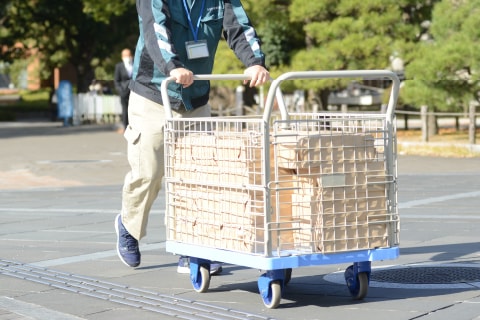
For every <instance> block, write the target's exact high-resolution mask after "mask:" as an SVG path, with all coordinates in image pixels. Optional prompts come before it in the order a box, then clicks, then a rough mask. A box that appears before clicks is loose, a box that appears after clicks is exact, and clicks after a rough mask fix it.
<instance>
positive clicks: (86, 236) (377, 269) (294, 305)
mask: <svg viewBox="0 0 480 320" xmlns="http://www.w3.org/2000/svg"><path fill="white" fill-rule="evenodd" d="M125 148H126V144H125V141H124V139H123V137H122V135H120V134H118V133H116V132H115V130H114V128H113V127H110V126H100V125H96V126H82V127H69V128H64V127H62V124H61V123H0V150H1V155H2V156H1V157H0V240H1V243H2V246H1V251H0V320H5V319H138V318H141V319H350V318H353V317H355V318H356V319H360V320H362V319H369V320H375V319H390V320H396V319H425V320H433V319H458V320H464V319H476V320H479V319H480V290H479V288H480V236H479V232H478V230H477V228H478V226H479V225H480V210H479V209H478V208H480V158H473V159H447V158H429V157H415V156H401V155H400V156H399V158H398V165H399V192H398V198H399V208H400V210H399V212H400V216H401V244H400V256H399V258H398V259H396V260H390V261H377V262H374V263H373V271H372V279H371V280H372V281H371V283H370V287H369V291H368V295H367V297H366V298H365V299H364V300H363V301H355V300H352V298H351V296H350V294H349V292H348V289H347V287H346V285H345V284H344V283H343V281H344V280H343V276H342V274H343V271H344V270H345V268H346V267H347V266H348V265H338V264H332V265H325V266H320V267H304V268H298V269H294V270H293V277H292V280H291V282H290V283H289V285H288V286H287V287H286V289H285V291H284V294H283V298H282V301H281V305H280V307H279V308H278V309H274V310H270V309H267V308H265V306H264V305H263V302H262V301H261V298H260V295H259V293H258V288H257V283H256V282H257V279H258V276H259V275H260V273H259V271H258V270H252V269H248V268H244V267H241V266H236V265H226V266H225V267H224V272H223V273H222V275H220V276H215V277H212V280H211V284H210V289H209V290H208V292H206V293H202V294H200V293H196V292H195V291H194V290H193V288H192V285H191V282H190V280H189V277H188V275H180V274H177V273H176V263H177V257H175V256H173V255H172V254H170V253H167V252H166V251H165V230H164V227H163V214H164V207H163V205H164V198H163V195H161V196H160V197H159V199H158V200H157V202H156V203H155V205H154V208H153V211H152V215H151V218H150V224H149V228H148V235H147V236H146V237H145V238H144V239H143V240H142V242H141V243H142V247H141V251H142V264H141V266H140V267H138V268H135V269H130V268H128V267H126V266H124V265H123V264H122V263H121V262H120V261H119V260H118V258H117V256H116V252H115V231H114V227H113V219H114V217H115V215H116V214H117V213H118V212H119V208H120V191H121V186H122V180H123V176H124V174H125V173H126V171H127V162H126V153H125V151H126V150H125Z"/></svg>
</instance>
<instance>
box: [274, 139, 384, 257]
mask: <svg viewBox="0 0 480 320" xmlns="http://www.w3.org/2000/svg"><path fill="white" fill-rule="evenodd" d="M277 141H278V142H279V144H278V145H279V148H278V157H277V160H278V165H279V166H284V167H287V168H291V169H294V170H295V172H296V173H297V176H296V182H295V188H294V190H295V192H294V194H293V195H292V219H293V220H292V221H293V237H294V244H295V249H298V250H301V251H307V252H323V253H330V252H340V251H350V250H360V249H369V248H376V247H386V246H388V233H387V230H388V229H387V227H388V215H387V210H386V200H387V199H386V176H385V165H384V161H383V160H379V159H378V157H377V154H376V149H375V146H374V138H373V137H372V136H370V135H361V134H355V135H353V134H352V135H341V134H337V135H332V134H331V133H329V134H318V135H307V134H305V135H303V134H299V135H292V134H287V135H284V136H279V138H278V139H277Z"/></svg>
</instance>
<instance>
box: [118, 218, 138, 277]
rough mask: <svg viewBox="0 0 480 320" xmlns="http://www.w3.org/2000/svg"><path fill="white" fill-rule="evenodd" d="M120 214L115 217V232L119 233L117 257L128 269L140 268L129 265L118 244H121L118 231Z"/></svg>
mask: <svg viewBox="0 0 480 320" xmlns="http://www.w3.org/2000/svg"><path fill="white" fill-rule="evenodd" d="M119 216H120V214H118V215H117V216H116V217H115V232H116V233H117V246H116V247H117V255H118V257H119V258H120V261H122V262H123V264H124V265H126V266H127V267H130V268H135V267H138V265H140V264H138V265H136V266H131V265H129V264H128V263H127V261H125V260H124V259H123V257H122V255H121V254H120V248H119V246H118V243H119V242H120V230H118V218H119Z"/></svg>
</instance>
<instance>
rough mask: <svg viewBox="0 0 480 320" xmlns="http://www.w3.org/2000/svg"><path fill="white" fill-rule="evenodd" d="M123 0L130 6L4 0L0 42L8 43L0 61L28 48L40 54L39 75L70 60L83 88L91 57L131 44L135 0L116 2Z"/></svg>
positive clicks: (98, 0)
mask: <svg viewBox="0 0 480 320" xmlns="http://www.w3.org/2000/svg"><path fill="white" fill-rule="evenodd" d="M127 2H128V3H130V5H129V6H126V5H125V6H124V7H123V8H120V7H119V6H118V5H111V4H110V3H111V2H110V1H106V0H83V1H79V0H9V1H7V3H6V4H4V5H2V7H1V9H0V10H1V11H2V13H4V16H3V17H2V18H1V19H0V34H1V35H2V44H4V45H5V47H6V48H8V51H2V56H1V57H0V60H7V61H8V60H14V59H18V58H21V57H23V58H26V57H28V56H31V55H32V53H33V54H35V55H36V56H37V57H38V58H39V59H40V65H41V66H42V69H41V72H40V73H39V75H40V77H41V78H43V79H47V78H48V77H49V76H50V74H51V72H52V70H53V68H55V67H61V66H63V65H65V64H67V63H71V64H72V65H74V66H75V68H76V70H77V76H78V88H79V90H80V91H82V90H84V89H85V88H86V87H87V85H88V83H89V82H90V81H91V80H92V79H93V78H94V67H95V61H105V60H108V59H109V58H110V57H111V56H112V54H115V55H116V56H118V55H119V52H120V50H121V48H122V47H123V46H130V47H132V34H134V33H136V32H135V31H134V30H135V27H136V25H137V22H136V21H137V20H136V19H137V16H136V12H135V4H134V0H133V1H130V0H129V1H123V2H121V3H124V4H126V3H127ZM19 44H21V45H22V46H19ZM133 44H134V43H133ZM118 59H119V58H118V57H116V60H118Z"/></svg>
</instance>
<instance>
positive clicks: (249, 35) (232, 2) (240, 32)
mask: <svg viewBox="0 0 480 320" xmlns="http://www.w3.org/2000/svg"><path fill="white" fill-rule="evenodd" d="M223 32H224V36H225V39H226V40H227V42H228V45H229V47H230V48H231V49H232V50H233V51H234V52H235V54H236V55H237V57H238V58H239V59H240V61H242V62H243V64H244V65H245V66H246V67H251V66H254V65H261V66H264V67H265V55H264V53H263V52H262V50H261V48H260V39H259V38H258V36H257V33H256V31H255V29H254V28H253V25H252V23H251V22H250V19H249V18H248V16H247V13H246V12H245V9H244V8H243V6H242V4H241V2H240V0H225V13H224V20H223Z"/></svg>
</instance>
